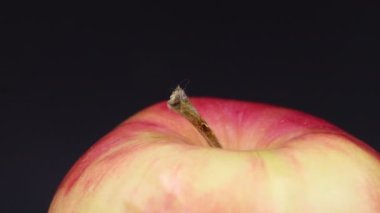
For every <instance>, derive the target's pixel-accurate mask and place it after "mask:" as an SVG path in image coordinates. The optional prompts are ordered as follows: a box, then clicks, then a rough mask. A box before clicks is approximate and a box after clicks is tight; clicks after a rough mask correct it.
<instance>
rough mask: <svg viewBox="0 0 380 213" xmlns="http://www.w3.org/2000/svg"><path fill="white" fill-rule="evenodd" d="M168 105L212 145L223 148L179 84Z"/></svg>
mask: <svg viewBox="0 0 380 213" xmlns="http://www.w3.org/2000/svg"><path fill="white" fill-rule="evenodd" d="M168 106H169V108H170V109H172V110H173V111H175V112H177V113H178V114H180V115H182V116H183V117H185V118H186V119H187V120H188V121H189V122H190V123H191V124H192V125H193V126H194V127H195V128H196V129H197V130H198V132H199V133H201V135H202V136H203V138H205V140H206V141H207V144H208V145H209V146H210V147H214V148H222V146H221V145H220V143H219V142H218V139H217V138H216V136H215V134H214V132H213V131H212V130H211V129H210V127H209V126H208V124H207V122H206V121H205V120H203V118H202V117H201V116H200V114H199V113H198V111H197V110H196V109H195V107H194V106H193V105H192V104H191V102H190V100H189V98H188V97H187V95H186V93H185V91H184V90H183V89H182V88H181V87H180V86H177V88H176V89H175V90H174V91H173V92H172V94H171V95H170V99H169V101H168Z"/></svg>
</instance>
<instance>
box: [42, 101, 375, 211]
mask: <svg viewBox="0 0 380 213" xmlns="http://www.w3.org/2000/svg"><path fill="white" fill-rule="evenodd" d="M191 102H192V103H193V105H194V106H195V108H196V109H197V110H198V111H199V113H200V114H201V115H202V117H203V119H204V120H205V121H207V123H208V125H209V126H210V128H211V129H212V130H213V132H214V134H215V136H216V138H217V139H218V141H219V143H220V145H221V146H222V148H213V147H210V146H209V145H207V143H206V138H205V137H204V135H203V136H202V134H200V133H199V132H198V131H197V130H196V128H194V126H193V125H192V124H191V123H190V122H189V121H188V120H186V119H185V118H183V117H181V116H180V115H178V114H177V113H175V112H173V111H172V110H170V109H168V107H167V105H166V103H164V102H162V103H158V104H156V105H153V106H151V107H149V108H147V109H145V110H143V111H141V112H139V113H137V114H135V115H134V116H132V117H131V118H129V119H128V120H126V121H125V122H123V123H122V124H120V125H119V126H118V127H117V128H115V129H114V130H113V131H112V132H110V133H109V134H108V135H106V136H105V137H103V138H102V139H101V140H100V141H98V142H97V143H96V144H95V145H93V146H92V147H91V148H90V149H89V150H88V151H87V152H86V153H85V154H84V155H83V156H82V157H81V158H80V159H79V161H78V162H77V163H76V164H75V165H74V166H73V168H72V169H71V170H70V172H69V173H68V174H67V175H66V177H65V179H64V180H63V182H62V183H61V185H60V186H59V188H58V191H57V192H56V195H55V196H54V199H53V201H52V203H51V206H50V209H49V212H50V213H56V212H91V213H94V212H102V213H104V212H107V213H110V212H360V213H361V212H377V213H378V212H380V157H379V154H378V153H377V152H376V151H375V150H374V149H372V148H370V147H369V146H367V145H366V144H365V143H363V142H361V141H360V140H358V139H356V138H354V137H353V136H351V135H349V134H348V133H346V132H344V131H342V130H341V129H339V128H337V127H335V126H333V125H332V124H329V123H328V122H326V121H324V120H321V119H319V118H316V117H313V116H310V115H307V114H304V113H302V112H298V111H294V110H289V109H285V108H281V107H276V106H270V105H266V104H258V103H249V102H242V101H235V100H223V99H216V98H192V99H191Z"/></svg>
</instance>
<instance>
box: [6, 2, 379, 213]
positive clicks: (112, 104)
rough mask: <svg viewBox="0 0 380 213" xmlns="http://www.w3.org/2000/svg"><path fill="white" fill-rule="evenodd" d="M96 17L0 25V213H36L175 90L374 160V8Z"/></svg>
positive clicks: (175, 10)
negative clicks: (230, 104) (272, 113)
mask: <svg viewBox="0 0 380 213" xmlns="http://www.w3.org/2000/svg"><path fill="white" fill-rule="evenodd" d="M93 4H94V3H91V6H90V5H70V6H69V5H46V4H45V5H39V6H38V5H37V6H36V5H34V7H33V9H31V8H28V5H24V6H26V8H27V9H25V10H22V9H19V8H17V10H15V11H14V12H13V11H12V12H10V13H2V19H1V33H2V36H5V37H3V39H2V40H1V44H2V47H1V53H2V55H1V64H0V69H1V75H0V104H1V106H0V109H1V111H0V116H1V117H0V128H1V134H0V142H1V151H2V152H1V153H2V154H1V161H0V163H1V182H0V184H1V185H0V187H1V194H2V198H1V206H0V212H46V211H47V208H48V206H49V203H50V201H51V198H52V196H53V194H54V192H55V190H56V187H57V185H58V184H59V182H60V181H61V179H62V178H63V176H64V174H65V173H66V172H67V170H68V169H69V168H70V167H71V165H72V164H73V163H74V162H75V161H76V160H77V159H78V157H79V156H80V155H81V154H83V152H84V151H85V150H86V149H87V148H88V147H90V146H91V145H92V144H93V143H94V142H95V141H96V140H97V139H98V138H100V137H101V136H103V135H104V134H105V133H107V132H108V131H110V130H111V129H112V128H113V127H114V126H116V125H117V124H118V123H120V122H121V121H122V120H124V119H125V118H127V117H128V116H130V115H132V114H133V113H135V112H137V111H138V110H140V109H142V108H144V107H146V106H148V105H150V104H153V103H155V102H157V101H161V100H165V99H167V98H168V96H169V94H170V91H171V89H173V88H174V87H175V86H176V85H177V84H178V83H182V84H184V85H187V92H188V94H189V95H193V96H215V97H221V98H234V99H241V100H248V101H257V102H266V103H271V104H276V105H282V106H286V107H290V108H295V109H298V110H302V111H305V112H308V113H311V114H314V115H316V116H319V117H322V118H325V119H327V120H329V121H331V122H332V123H334V124H336V125H338V126H340V127H341V128H343V129H345V130H346V131H348V132H350V133H352V134H353V135H355V136H356V137H358V138H360V139H362V140H364V141H366V142H367V143H368V144H370V145H371V146H372V147H374V148H376V149H377V150H380V143H379V141H378V137H377V136H378V131H379V123H378V122H379V118H380V116H379V115H380V113H379V108H380V105H379V92H380V90H379V89H380V87H379V85H378V84H379V80H380V78H379V77H378V74H377V73H378V72H379V70H380V69H379V68H380V63H379V56H380V54H379V51H380V34H379V33H378V28H379V23H380V22H379V20H380V13H379V11H380V10H379V8H378V7H377V6H375V5H371V2H367V5H357V3H352V4H351V3H348V2H345V4H344V5H332V4H328V5H322V4H312V3H308V4H307V5H306V4H304V5H300V4H295V5H290V4H284V3H283V4H278V3H268V4H267V5H264V4H260V5H259V4H256V5H231V2H229V3H214V4H205V3H203V4H200V5H193V4H190V3H189V4H185V3H181V4H178V3H170V4H162V3H141V4H140V3H136V4H134V5H112V6H111V5H106V6H105V5H95V6H94V5H93ZM3 9H4V10H7V8H3Z"/></svg>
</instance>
